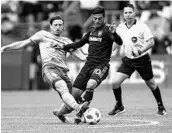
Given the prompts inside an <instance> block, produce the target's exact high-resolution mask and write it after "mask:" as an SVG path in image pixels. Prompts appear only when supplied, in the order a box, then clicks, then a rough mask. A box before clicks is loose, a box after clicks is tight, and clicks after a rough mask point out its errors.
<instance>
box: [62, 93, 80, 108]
mask: <svg viewBox="0 0 172 133" xmlns="http://www.w3.org/2000/svg"><path fill="white" fill-rule="evenodd" d="M62 99H63V101H64V102H65V103H66V104H67V105H69V106H70V107H72V108H73V109H75V110H76V111H78V110H79V109H80V106H79V104H78V103H77V102H76V100H75V99H74V97H73V96H72V95H71V94H70V93H69V92H66V93H64V94H63V95H62Z"/></svg>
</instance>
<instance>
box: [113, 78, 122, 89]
mask: <svg viewBox="0 0 172 133" xmlns="http://www.w3.org/2000/svg"><path fill="white" fill-rule="evenodd" d="M121 84H122V81H120V80H113V82H112V87H113V89H116V88H119V87H120V86H121Z"/></svg>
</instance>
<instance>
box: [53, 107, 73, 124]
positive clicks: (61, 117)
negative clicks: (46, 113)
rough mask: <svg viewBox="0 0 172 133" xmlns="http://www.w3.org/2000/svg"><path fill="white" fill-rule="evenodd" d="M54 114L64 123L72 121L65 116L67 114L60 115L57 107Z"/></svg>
mask: <svg viewBox="0 0 172 133" xmlns="http://www.w3.org/2000/svg"><path fill="white" fill-rule="evenodd" d="M53 114H54V115H55V116H56V117H58V118H59V119H60V120H61V122H63V123H70V120H69V118H68V117H67V116H65V115H59V112H58V110H57V109H55V110H54V111H53Z"/></svg>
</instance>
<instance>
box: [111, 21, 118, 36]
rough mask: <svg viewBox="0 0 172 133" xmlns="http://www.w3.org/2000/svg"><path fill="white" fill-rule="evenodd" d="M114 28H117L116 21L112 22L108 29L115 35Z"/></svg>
mask: <svg viewBox="0 0 172 133" xmlns="http://www.w3.org/2000/svg"><path fill="white" fill-rule="evenodd" d="M116 27H117V23H116V21H114V22H113V23H112V24H111V25H110V27H109V30H110V31H111V32H112V33H115V32H116Z"/></svg>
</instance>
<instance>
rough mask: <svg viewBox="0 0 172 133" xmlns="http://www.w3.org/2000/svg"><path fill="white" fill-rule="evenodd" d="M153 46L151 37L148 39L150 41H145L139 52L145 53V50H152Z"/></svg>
mask: <svg viewBox="0 0 172 133" xmlns="http://www.w3.org/2000/svg"><path fill="white" fill-rule="evenodd" d="M154 44H155V42H154V38H153V37H152V38H150V39H148V40H146V43H145V45H144V47H142V48H141V49H140V52H141V53H144V52H146V51H147V50H149V49H150V48H152V47H153V46H154Z"/></svg>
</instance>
